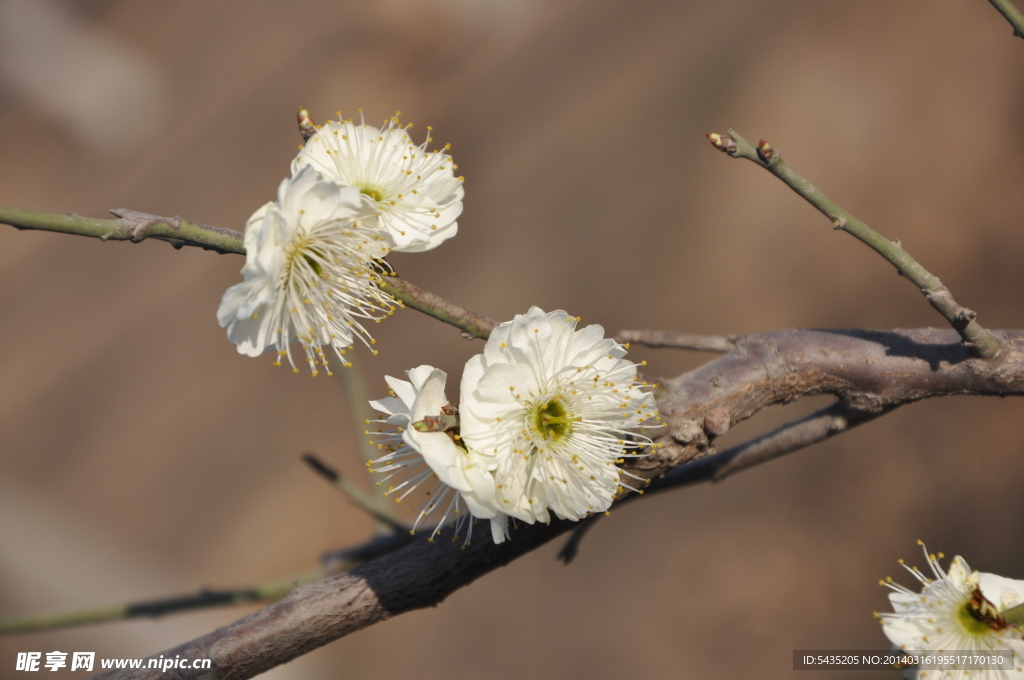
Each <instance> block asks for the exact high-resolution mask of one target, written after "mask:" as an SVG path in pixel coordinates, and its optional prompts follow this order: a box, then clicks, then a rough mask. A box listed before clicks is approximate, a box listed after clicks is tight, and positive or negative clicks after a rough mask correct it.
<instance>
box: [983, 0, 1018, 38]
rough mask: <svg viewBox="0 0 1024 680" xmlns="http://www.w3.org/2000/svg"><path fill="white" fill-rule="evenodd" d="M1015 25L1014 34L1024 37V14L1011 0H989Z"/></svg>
mask: <svg viewBox="0 0 1024 680" xmlns="http://www.w3.org/2000/svg"><path fill="white" fill-rule="evenodd" d="M988 1H989V2H991V3H992V6H993V7H995V8H996V9H997V10H999V13H1000V14H1002V15H1003V16H1004V17H1006V20H1007V21H1009V22H1010V25H1011V26H1013V34H1014V35H1015V36H1017V37H1020V38H1024V14H1021V13H1020V10H1018V9H1017V8H1016V7H1014V6H1013V3H1012V2H1010V0H988Z"/></svg>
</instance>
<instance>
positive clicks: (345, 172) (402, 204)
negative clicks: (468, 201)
mask: <svg viewBox="0 0 1024 680" xmlns="http://www.w3.org/2000/svg"><path fill="white" fill-rule="evenodd" d="M338 117H339V118H340V117H341V112H340V111H339V112H338ZM409 127H411V126H409V125H405V126H403V125H400V123H399V120H398V117H397V114H396V115H395V116H393V117H392V118H390V119H389V120H388V121H387V122H386V123H385V125H384V127H383V128H376V127H374V126H373V125H367V124H365V123H362V124H360V125H356V124H354V123H353V122H352V121H351V120H340V121H328V122H327V123H326V124H324V125H323V126H321V127H320V128H319V130H318V131H317V133H316V134H315V135H313V136H312V137H310V138H309V140H307V142H306V144H305V145H304V146H303V147H302V150H301V151H300V152H299V154H298V156H296V158H295V160H294V161H293V162H292V172H293V173H294V172H298V170H299V169H301V168H302V167H305V166H307V165H308V166H312V167H313V168H315V169H316V171H317V172H318V173H320V174H321V175H322V176H323V177H330V178H332V179H335V180H337V181H339V182H341V183H342V184H345V185H348V186H354V187H356V188H357V189H358V190H359V191H360V192H361V193H362V194H363V195H364V196H365V197H366V198H365V199H364V200H366V201H367V203H369V204H370V205H372V206H373V208H374V209H375V211H376V213H377V218H378V226H379V228H380V229H381V230H382V231H383V232H384V233H385V234H386V235H387V236H388V238H389V239H391V241H392V244H391V247H392V250H395V251H399V252H420V251H424V250H431V249H432V248H436V247H437V246H439V245H440V244H441V243H442V242H443V241H446V240H447V239H449V238H451V237H452V236H455V233H456V231H457V230H458V224H457V223H456V221H455V220H456V218H457V217H458V216H459V215H460V214H461V213H462V197H463V194H464V193H465V192H464V190H463V188H462V180H463V178H462V177H455V173H454V169H455V167H456V166H455V165H454V163H453V162H452V158H451V156H449V155H448V154H446V153H444V152H445V151H447V150H448V149H449V148H450V145H446V146H445V147H443V149H440V150H438V149H435V150H433V151H428V150H427V145H428V144H429V143H430V142H431V141H433V140H432V139H431V137H430V130H431V128H429V127H428V128H427V139H426V140H425V141H424V142H423V143H422V144H413V142H412V139H411V138H410V137H409V133H408V128H409Z"/></svg>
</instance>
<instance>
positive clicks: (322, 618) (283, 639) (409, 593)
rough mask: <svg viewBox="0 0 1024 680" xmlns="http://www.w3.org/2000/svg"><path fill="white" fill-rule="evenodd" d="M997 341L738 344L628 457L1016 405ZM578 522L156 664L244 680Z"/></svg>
mask: <svg viewBox="0 0 1024 680" xmlns="http://www.w3.org/2000/svg"><path fill="white" fill-rule="evenodd" d="M994 333H995V334H996V335H997V336H998V337H999V339H1000V341H1001V342H1002V343H1003V345H1004V347H1005V354H1004V357H1003V359H1002V360H1001V361H1000V362H997V363H993V362H988V361H985V360H982V359H979V358H977V357H976V356H975V355H974V354H973V353H972V352H971V351H970V349H969V348H967V347H965V346H964V345H963V344H962V343H960V342H959V339H960V338H959V337H958V335H957V334H956V333H955V332H953V331H950V330H931V329H929V330H902V331H892V332H881V331H862V330H795V331H779V332H775V333H764V334H758V335H751V336H746V337H742V338H738V339H737V340H736V346H735V348H734V349H733V350H732V351H731V352H729V353H728V354H726V355H724V356H721V357H718V358H717V359H715V360H713V361H711V362H709V363H708V364H705V365H704V366H702V367H700V368H698V369H696V370H694V371H691V372H689V373H686V374H683V375H681V376H679V377H677V378H673V379H670V380H663V381H659V387H658V390H657V393H656V396H657V398H658V405H659V408H660V409H661V412H662V415H663V417H664V418H665V420H666V423H667V424H666V426H665V428H664V429H663V430H662V431H660V432H658V433H656V435H657V440H658V443H660V444H663V447H662V448H660V449H658V450H657V452H656V453H655V454H653V455H651V456H648V457H645V458H640V459H636V460H635V462H634V463H633V465H632V466H631V467H630V469H631V470H632V471H634V472H635V473H636V474H641V475H642V476H646V477H649V478H652V479H654V480H657V479H658V478H662V477H666V475H668V474H669V473H670V471H672V470H673V469H676V470H677V472H673V473H671V474H672V475H682V474H683V471H685V470H687V469H690V470H691V474H692V473H693V472H694V471H695V470H694V467H695V466H700V465H701V459H704V460H708V458H707V457H708V456H712V455H713V454H714V439H715V437H716V436H719V435H720V434H721V433H722V432H724V431H725V430H727V429H728V425H729V424H735V423H738V422H740V421H742V420H745V419H746V418H749V417H751V416H752V415H754V414H755V413H757V412H758V411H760V410H762V409H764V408H766V407H768V406H771V405H773V404H779V403H786V402H790V401H793V400H795V399H798V398H800V397H802V396H807V395H813V394H832V395H835V396H836V397H838V399H839V403H838V404H836V405H834V406H832V407H828V408H827V409H824V410H823V411H819V412H818V413H817V414H814V415H812V416H809V417H808V418H805V419H803V420H802V421H798V422H797V423H794V424H793V425H791V426H786V427H783V428H780V430H777V431H776V432H775V433H770V434H769V435H766V436H765V437H763V438H759V440H754V441H753V442H751V443H750V444H749V446H747V445H744V446H745V448H743V447H737V448H738V449H740V450H738V451H737V450H736V449H733V450H731V452H732V454H731V457H730V458H729V459H728V460H724V463H723V459H719V465H718V466H717V467H714V466H713V467H712V468H710V472H709V471H708V470H705V471H704V472H703V473H700V475H701V476H700V478H701V479H709V478H712V477H713V476H715V474H714V472H715V470H717V471H718V472H717V474H718V475H719V476H722V475H724V474H727V473H728V472H730V471H736V470H737V469H739V467H737V466H740V464H741V463H742V467H748V466H749V465H754V464H758V463H760V462H764V461H766V460H770V459H772V458H774V457H776V456H778V455H782V454H783V453H787V452H789V451H792V450H797V449H798V448H802V447H805V446H808V445H810V444H813V443H814V442H817V441H821V440H822V439H823V438H826V437H828V436H831V435H832V434H836V433H839V432H842V431H846V430H848V429H849V427H850V426H851V425H852V424H856V423H857V422H866V421H867V420H869V419H871V418H873V417H877V416H878V415H881V414H884V413H887V412H888V411H891V410H893V409H895V408H898V407H899V406H901V405H903V404H908V403H912V402H915V401H919V400H921V399H926V398H929V397H938V396H946V395H954V394H977V395H1000V396H1008V395H1024V331H995V332H994ZM709 415H712V416H713V417H711V418H709V417H708V416H709ZM727 453H729V452H727ZM691 461H697V462H696V463H693V462H691ZM687 463H689V464H687ZM729 464H731V465H732V467H731V468H730V467H729ZM680 465H683V467H679V466H680ZM666 481H668V482H672V481H673V478H672V477H666ZM691 481H696V478H694V479H693V480H691ZM676 483H678V480H676ZM657 484H658V482H657V481H656V482H655V484H654V485H652V489H653V488H656V486H657ZM576 526H578V525H576V524H575V523H573V522H568V521H560V522H559V521H556V522H554V523H552V524H551V525H550V526H545V525H534V526H522V525H521V526H520V528H519V529H518V530H516V531H514V532H513V538H512V540H511V541H507V542H505V543H503V544H501V545H493V544H492V543H490V541H488V540H486V537H482V538H481V539H480V540H478V541H475V542H473V543H472V544H470V545H469V546H467V547H466V548H465V549H464V550H463V549H460V547H461V546H460V545H457V544H456V545H453V544H450V543H448V542H445V541H438V542H435V543H427V542H426V541H424V540H417V541H415V542H414V543H412V544H411V545H409V546H407V547H405V548H403V549H401V550H399V551H397V552H394V553H391V554H388V555H385V556H383V557H381V558H379V559H377V560H374V561H373V562H370V563H368V564H365V565H363V566H361V567H359V568H358V569H356V570H354V571H353V572H351V573H350V574H345V575H341V576H337V577H334V578H331V579H327V580H325V581H321V582H319V583H315V584H311V585H306V586H302V587H300V588H297V589H296V590H294V591H293V592H292V593H291V594H289V595H288V596H287V597H285V598H284V599H282V600H281V601H279V602H277V603H275V604H273V605H270V606H269V607H266V608H265V609H262V610H261V611H259V612H256V613H254V614H252V615H250V616H247V617H245V618H243V619H240V620H239V621H236V622H235V623H233V624H231V625H230V626H227V627H225V628H222V629H220V630H217V631H214V632H212V633H210V634H208V635H206V636H203V637H201V638H197V639H196V640H192V641H191V642H187V643H185V644H183V645H180V646H178V647H175V648H174V649H170V650H167V651H164V652H163V653H162V654H163V656H164V657H165V658H166V657H168V656H169V657H172V658H173V657H174V656H175V655H177V654H180V655H182V656H188V657H192V658H198V657H208V658H210V659H212V660H213V668H214V670H215V672H216V677H217V678H219V679H221V680H236V679H241V678H250V677H253V676H255V675H257V674H259V673H262V672H264V671H266V670H268V669H270V668H273V667H274V666H277V665H279V664H282V663H285V662H287V661H289V660H291V659H294V658H295V657H297V656H299V655H301V654H304V653H306V652H308V651H310V650H312V649H315V648H316V647H319V646H321V645H324V644H327V643H328V642H331V641H333V640H336V639H338V638H340V637H342V636H344V635H347V634H349V633H351V632H355V631H357V630H360V629H362V628H365V627H367V626H370V625H373V624H374V623H377V622H379V621H383V620H385V619H387V618H390V617H392V616H396V615H398V614H401V613H403V612H406V611H410V610H412V609H419V608H423V607H430V606H435V605H437V604H438V603H440V602H441V601H442V600H444V598H445V597H447V596H448V595H449V594H450V593H452V592H454V591H455V590H457V589H458V588H461V587H462V586H464V585H467V584H469V583H471V582H472V581H474V580H475V579H477V578H479V577H480V576H482V575H484V574H486V573H487V572H489V571H492V570H494V569H497V568H498V567H500V566H503V565H505V564H508V563H509V562H510V561H512V560H514V559H516V558H517V557H519V556H521V555H523V554H525V553H527V552H530V551H531V550H533V549H535V548H537V547H538V546H540V545H543V544H544V543H546V542H548V541H550V540H551V539H553V538H555V537H556V536H558V535H560V534H563V533H565V532H566V531H568V530H570V529H573V528H574V527H576ZM484 533H486V532H484ZM460 543H461V541H460ZM156 656H157V655H154V657H156ZM193 673H194V674H193ZM201 673H202V672H200V671H195V672H193V671H188V670H172V671H169V672H167V673H161V672H160V671H158V670H149V669H139V670H120V671H114V672H111V673H107V674H104V675H102V676H100V677H102V678H107V679H112V678H118V679H120V680H124V679H127V678H131V679H133V680H135V679H139V678H158V677H160V678H193V677H200V676H201Z"/></svg>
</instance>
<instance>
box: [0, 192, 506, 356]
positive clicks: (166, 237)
mask: <svg viewBox="0 0 1024 680" xmlns="http://www.w3.org/2000/svg"><path fill="white" fill-rule="evenodd" d="M110 212H112V213H113V214H115V215H118V217H119V219H116V220H105V219H97V218H93V217H82V216H80V215H74V214H71V215H60V214H57V213H45V212H38V211H35V210H21V209H19V208H6V207H3V206H0V223H5V224H9V225H11V226H12V227H15V228H17V229H41V230H43V231H57V232H61V233H63V234H75V235H78V236H91V237H93V238H98V239H101V240H103V241H131V242H132V243H139V242H140V241H144V240H145V239H147V238H155V239H159V240H161V241H167V242H168V243H170V244H171V245H173V246H174V247H175V248H181V247H182V246H195V247H198V248H202V249H204V250H213V251H215V252H218V253H236V254H239V255H244V254H245V245H244V235H243V234H242V232H240V231H232V230H231V229H221V228H220V227H211V226H208V225H205V224H200V223H198V222H189V221H187V220H183V219H181V218H180V217H159V216H157V215H150V214H148V213H141V212H137V211H135V210H127V209H125V208H117V209H115V210H111V211H110ZM381 279H382V283H381V284H380V289H381V290H383V291H384V292H385V293H387V294H388V295H391V296H392V297H394V298H395V299H396V300H399V301H401V302H402V303H403V304H404V305H405V306H407V307H412V308H413V309H415V310H417V311H419V312H422V313H424V314H426V315H427V316H432V317H434V318H435V319H438V320H439V321H443V322H445V323H447V324H451V325H452V326H455V327H456V328H458V329H459V330H461V331H462V332H463V334H464V335H466V336H467V337H472V338H486V337H487V336H488V335H490V333H491V329H493V328H494V327H495V326H497V325H498V322H497V321H494V320H493V319H488V318H487V317H484V316H480V315H479V314H476V313H474V312H471V311H469V310H468V309H465V308H464V307H460V306H458V305H457V304H455V303H454V302H449V301H448V300H445V299H444V298H442V297H441V296H439V295H435V294H434V293H431V292H429V291H426V290H423V289H422V288H420V287H419V286H416V285H415V284H412V283H410V282H408V281H406V280H404V279H400V278H398V277H397V276H382V277H381Z"/></svg>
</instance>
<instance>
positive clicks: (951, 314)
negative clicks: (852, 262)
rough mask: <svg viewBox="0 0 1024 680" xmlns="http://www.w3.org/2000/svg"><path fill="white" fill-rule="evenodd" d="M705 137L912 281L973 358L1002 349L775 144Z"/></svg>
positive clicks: (971, 315)
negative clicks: (763, 173) (779, 182)
mask: <svg viewBox="0 0 1024 680" xmlns="http://www.w3.org/2000/svg"><path fill="white" fill-rule="evenodd" d="M708 139H709V140H711V143H712V144H713V145H714V146H715V148H717V149H719V150H721V151H723V152H725V153H727V154H728V155H730V156H732V157H733V158H746V159H747V160H749V161H753V162H754V163H756V164H758V165H759V166H761V167H762V168H765V169H766V170H768V171H769V172H770V173H772V174H773V175H775V176H776V177H778V178H779V179H781V180H782V181H783V182H785V183H786V185H787V186H789V188H790V189H792V190H793V191H795V192H796V193H798V194H799V195H800V196H801V197H802V198H803V199H804V200H806V201H807V202H808V203H810V204H811V205H813V206H814V207H815V208H817V209H818V210H819V211H820V212H821V213H822V214H824V215H825V216H826V217H828V218H829V220H831V221H832V224H833V226H834V227H835V228H836V229H837V230H841V231H845V232H847V233H848V234H850V235H852V236H854V237H855V238H857V239H858V240H860V241H861V242H862V243H864V244H866V245H867V246H868V247H870V248H871V249H873V250H874V251H875V252H876V253H878V254H879V255H881V256H882V257H884V258H885V259H886V260H888V261H889V263H890V264H892V266H894V267H896V271H898V272H899V273H900V275H902V276H905V277H906V278H908V279H910V280H911V281H912V282H913V283H914V284H915V285H916V286H917V287H918V288H919V289H920V290H921V293H923V294H924V296H925V298H927V300H928V302H929V303H931V305H932V307H934V308H935V309H936V310H937V311H938V312H939V313H940V314H942V316H943V317H944V318H945V319H946V321H948V322H949V325H950V326H952V327H953V328H954V329H955V330H956V332H957V333H959V334H960V337H961V338H963V341H964V344H966V345H967V346H968V347H970V348H971V349H972V351H973V352H974V353H975V354H976V355H977V356H979V357H981V358H982V359H987V360H994V359H997V358H999V356H1000V354H1001V353H1002V346H1001V345H1000V343H999V340H997V339H996V338H995V336H993V335H992V334H991V333H989V332H988V331H987V330H985V329H984V328H982V327H981V324H979V323H978V321H977V320H976V318H975V317H976V316H977V314H976V313H975V312H973V311H972V310H970V309H967V308H966V307H963V306H962V305H960V304H958V303H957V301H956V300H954V299H953V294H952V293H951V292H950V290H949V288H947V287H946V286H945V285H944V284H943V283H942V281H940V280H939V278H938V277H937V276H935V275H934V274H932V273H931V272H929V271H928V270H927V269H925V268H924V267H922V266H921V264H920V263H919V262H918V261H917V260H915V259H914V258H913V257H911V256H910V254H909V253H908V252H907V251H906V250H904V249H903V246H902V245H900V243H899V241H890V240H889V239H887V238H885V237H884V236H882V235H881V234H879V233H878V232H877V231H875V230H874V229H872V228H871V227H869V226H868V225H866V224H865V223H864V222H861V221H860V220H859V219H857V218H856V217H854V216H853V215H851V214H850V213H849V212H847V211H846V210H844V209H843V208H842V207H840V206H839V205H838V204H837V203H835V202H834V201H832V200H831V199H830V198H829V197H828V196H826V195H825V194H823V193H822V192H821V191H820V190H819V189H818V188H817V187H815V186H814V185H813V184H811V183H810V182H808V181H807V179H806V178H804V177H803V176H802V175H800V174H799V173H797V172H796V171H795V170H793V169H792V168H790V167H789V166H788V165H786V163H785V162H784V161H783V160H782V154H780V153H779V152H778V150H777V149H775V147H773V146H772V145H771V144H769V143H768V142H766V141H764V140H761V141H760V142H759V143H758V145H757V146H756V147H755V146H754V145H753V144H751V143H750V142H748V141H747V140H745V139H744V138H743V137H741V136H740V135H739V134H738V133H736V131H734V130H729V132H727V133H726V134H724V135H720V134H717V133H709V134H708Z"/></svg>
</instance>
